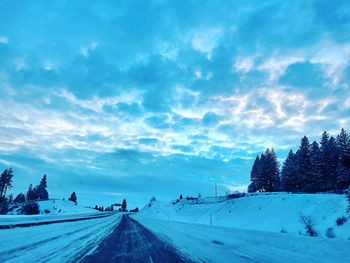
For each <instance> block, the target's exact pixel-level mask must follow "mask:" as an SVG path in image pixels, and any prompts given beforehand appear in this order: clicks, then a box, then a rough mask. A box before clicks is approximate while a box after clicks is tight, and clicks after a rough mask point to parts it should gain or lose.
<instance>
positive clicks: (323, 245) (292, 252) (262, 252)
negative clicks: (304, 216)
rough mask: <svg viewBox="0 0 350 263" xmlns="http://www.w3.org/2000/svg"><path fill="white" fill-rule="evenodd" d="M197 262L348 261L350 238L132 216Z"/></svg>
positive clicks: (308, 262) (307, 262)
mask: <svg viewBox="0 0 350 263" xmlns="http://www.w3.org/2000/svg"><path fill="white" fill-rule="evenodd" d="M133 217H134V218H135V219H136V220H138V221H139V222H140V223H141V224H143V225H144V226H145V227H147V228H148V229H150V230H151V231H153V232H154V233H155V234H157V235H158V236H159V237H161V238H162V239H163V240H166V241H168V242H170V243H172V244H174V246H175V247H177V249H179V250H180V251H182V252H183V253H184V254H187V255H188V256H189V257H192V258H193V259H194V260H195V261H198V262H220V263H225V262H228V263H229V262H236V263H245V262H266V263H268V262H279V263H283V262H286V263H290V262H300V263H302V262H305V263H310V262H318V263H333V262H337V263H342V262H344V263H345V262H346V263H347V262H349V258H350V250H349V247H350V241H346V240H339V239H329V238H323V237H307V236H297V235H292V234H282V233H273V232H268V231H261V230H248V229H240V228H233V227H218V226H208V225H203V224H193V223H192V224H191V223H180V222H172V221H167V220H155V219H150V218H145V217H142V216H140V215H135V216H133Z"/></svg>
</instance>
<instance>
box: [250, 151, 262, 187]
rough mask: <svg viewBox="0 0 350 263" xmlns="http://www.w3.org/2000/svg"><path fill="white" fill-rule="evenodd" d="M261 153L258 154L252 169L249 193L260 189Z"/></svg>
mask: <svg viewBox="0 0 350 263" xmlns="http://www.w3.org/2000/svg"><path fill="white" fill-rule="evenodd" d="M259 161H260V158H259V155H257V156H256V158H255V161H254V164H253V167H252V170H251V171H250V184H249V186H248V193H253V192H256V191H257V190H258V188H257V181H258V176H259Z"/></svg>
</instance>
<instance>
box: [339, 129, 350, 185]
mask: <svg viewBox="0 0 350 263" xmlns="http://www.w3.org/2000/svg"><path fill="white" fill-rule="evenodd" d="M337 147H338V153H339V158H338V167H337V187H338V188H340V189H345V188H347V187H348V186H349V185H350V137H349V135H348V134H347V133H346V131H345V130H344V129H341V131H340V134H339V135H338V136H337Z"/></svg>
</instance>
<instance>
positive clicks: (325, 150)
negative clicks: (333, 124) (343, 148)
mask: <svg viewBox="0 0 350 263" xmlns="http://www.w3.org/2000/svg"><path fill="white" fill-rule="evenodd" d="M320 145H321V146H320V150H321V160H320V175H319V180H318V182H319V186H320V189H321V191H326V188H327V178H328V168H327V164H328V156H329V135H328V133H327V132H326V131H325V132H323V134H322V137H321V142H320Z"/></svg>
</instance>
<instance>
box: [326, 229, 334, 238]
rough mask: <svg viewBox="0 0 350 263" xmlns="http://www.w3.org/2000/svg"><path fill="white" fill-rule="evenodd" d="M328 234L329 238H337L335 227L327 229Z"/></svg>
mask: <svg viewBox="0 0 350 263" xmlns="http://www.w3.org/2000/svg"><path fill="white" fill-rule="evenodd" d="M326 236H327V237H329V238H335V234H334V229H333V227H330V228H328V229H327V230H326Z"/></svg>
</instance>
